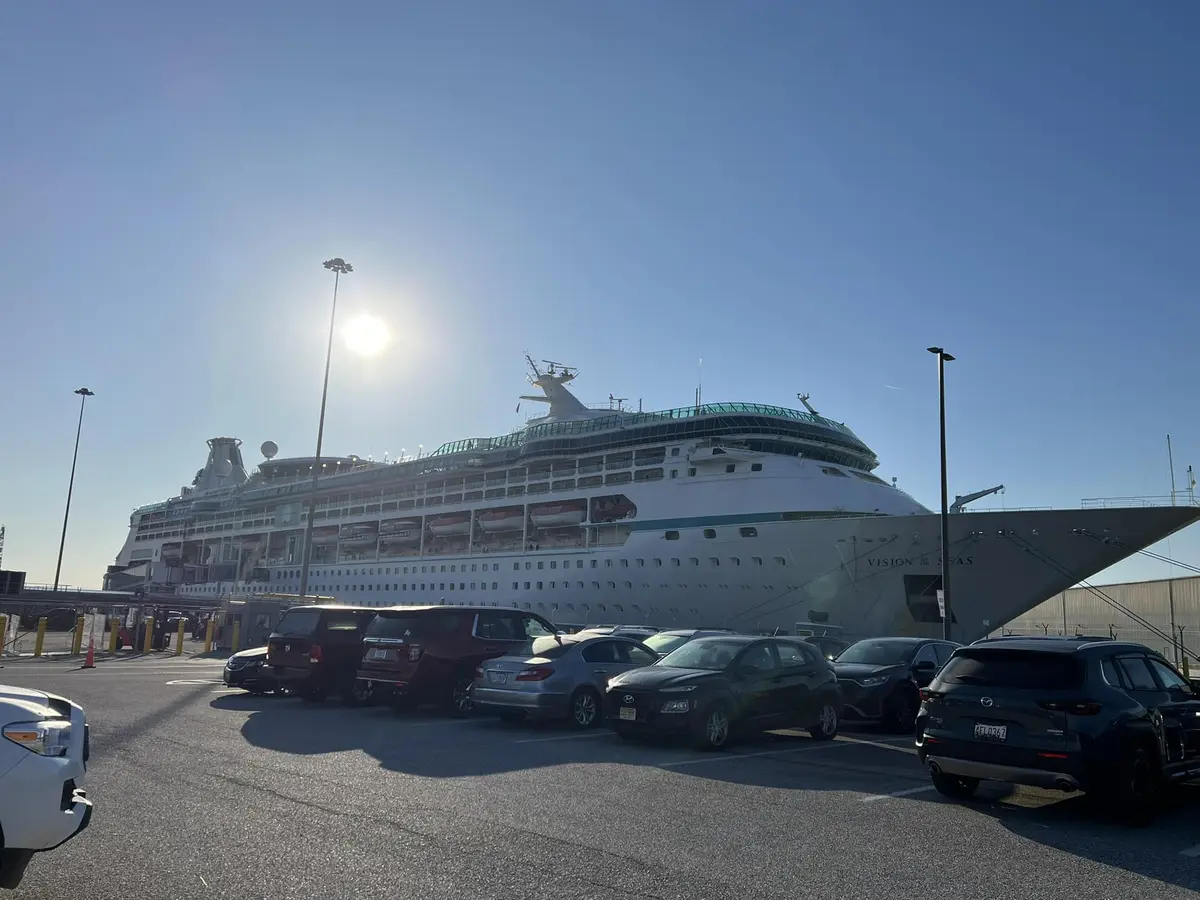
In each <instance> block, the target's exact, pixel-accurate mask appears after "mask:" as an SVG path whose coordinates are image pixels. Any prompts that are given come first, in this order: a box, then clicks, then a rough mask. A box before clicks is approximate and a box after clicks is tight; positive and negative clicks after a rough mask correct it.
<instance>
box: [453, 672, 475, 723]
mask: <svg viewBox="0 0 1200 900" xmlns="http://www.w3.org/2000/svg"><path fill="white" fill-rule="evenodd" d="M474 690H475V675H474V673H472V674H470V675H466V674H459V675H455V676H454V681H453V682H452V683H451V685H450V694H449V697H448V698H447V700H448V704H447V705H448V707H449V709H450V715H452V716H469V715H471V714H472V713H473V712H475V701H474V699H473V698H472V694H473V692H474Z"/></svg>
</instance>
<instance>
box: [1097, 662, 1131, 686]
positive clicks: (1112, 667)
mask: <svg viewBox="0 0 1200 900" xmlns="http://www.w3.org/2000/svg"><path fill="white" fill-rule="evenodd" d="M1100 672H1101V674H1102V675H1104V680H1105V681H1107V682H1108V683H1109V684H1110V685H1112V686H1113V687H1115V688H1120V689H1121V690H1125V684H1124V682H1122V680H1121V673H1120V672H1118V671H1117V664H1116V662H1115V661H1114V660H1113V658H1112V657H1111V656H1110V657H1105V659H1104V661H1103V662H1102V663H1100Z"/></svg>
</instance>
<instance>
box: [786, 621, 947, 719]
mask: <svg viewBox="0 0 1200 900" xmlns="http://www.w3.org/2000/svg"><path fill="white" fill-rule="evenodd" d="M809 640H811V639H809ZM961 646H962V644H955V643H952V642H950V641H937V640H930V639H928V638H913V637H885V638H868V639H867V640H863V641H858V642H857V643H854V644H851V645H850V646H849V647H847V648H846V649H845V650H843V651H842V652H841V653H840V654H838V656H837V657H836V658H835V659H834V660H833V671H834V673H835V674H836V675H837V678H838V684H840V685H841V686H842V699H843V700H844V701H845V704H846V711H845V717H846V718H847V719H859V720H861V721H866V722H882V723H883V725H884V727H885V728H887V729H889V730H890V731H895V732H897V733H900V734H904V733H910V732H911V731H912V730H913V724H914V722H915V721H916V718H917V710H918V709H920V707H921V697H920V693H919V691H920V689H921V688H923V687H925V686H926V685H927V684H929V682H931V681H932V680H933V676H934V675H935V674H937V670H938V669H940V668H941V667H942V666H943V665H945V664H946V662H947V661H948V660H949V659H950V655H951V654H952V653H953V652H954V651H955V650H957V649H958V648H959V647H961Z"/></svg>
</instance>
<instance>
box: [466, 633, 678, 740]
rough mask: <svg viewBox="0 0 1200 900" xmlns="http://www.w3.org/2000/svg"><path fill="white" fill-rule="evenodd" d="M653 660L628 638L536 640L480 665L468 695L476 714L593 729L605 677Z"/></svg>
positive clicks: (566, 636) (654, 655)
mask: <svg viewBox="0 0 1200 900" xmlns="http://www.w3.org/2000/svg"><path fill="white" fill-rule="evenodd" d="M657 660H658V654H657V653H655V652H654V651H652V650H650V649H648V648H647V647H645V646H643V645H642V644H640V643H638V642H637V641H635V640H631V639H630V638H622V637H609V636H606V635H594V634H590V635H584V634H577V635H576V634H560V635H554V636H553V637H542V638H535V639H534V640H533V641H532V642H531V643H530V644H529V645H528V646H527V648H526V652H523V653H520V654H516V655H512V656H501V657H498V658H496V659H489V660H487V661H486V662H484V663H482V664H481V665H480V666H479V667H478V668H477V669H476V670H475V687H474V692H473V694H472V699H473V700H474V701H475V708H476V709H478V710H479V711H480V712H483V713H492V714H498V715H499V716H500V717H501V718H503V719H508V720H514V719H523V718H544V719H564V718H565V719H567V721H568V722H569V723H570V724H571V725H572V726H573V727H575V728H592V727H594V726H596V725H599V724H600V722H601V721H602V720H603V718H604V711H603V707H602V705H601V704H602V702H603V699H602V698H603V697H604V689H605V687H606V686H607V685H608V680H609V679H610V678H612V677H614V676H616V675H619V674H621V673H622V672H626V671H628V670H630V669H639V668H641V667H642V666H650V665H653V664H654V663H655V662H656V661H657Z"/></svg>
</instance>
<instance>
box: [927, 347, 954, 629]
mask: <svg viewBox="0 0 1200 900" xmlns="http://www.w3.org/2000/svg"><path fill="white" fill-rule="evenodd" d="M929 352H930V353H934V354H937V358H938V427H939V431H940V432H941V442H942V604H943V606H944V609H945V612H943V613H942V639H943V640H947V641H948V640H950V623H951V622H952V621H953V619H954V614H953V613H952V612H951V611H950V505H949V504H950V497H949V494H948V492H947V489H946V363H948V362H953V361H954V357H953V356H951V355H950V354H949V353H947V352H946V351H945V350H943V349H942V348H941V347H930V348H929Z"/></svg>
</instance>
